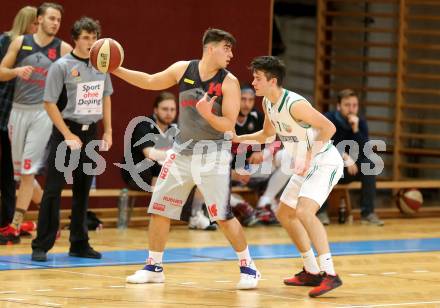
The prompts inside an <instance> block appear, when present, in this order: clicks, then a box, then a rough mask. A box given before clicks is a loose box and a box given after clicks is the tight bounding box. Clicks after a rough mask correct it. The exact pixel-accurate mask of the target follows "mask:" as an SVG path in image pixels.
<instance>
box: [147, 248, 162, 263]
mask: <svg viewBox="0 0 440 308" xmlns="http://www.w3.org/2000/svg"><path fill="white" fill-rule="evenodd" d="M162 257H163V251H151V250H149V251H148V259H147V264H153V265H154V264H159V265H161V264H162Z"/></svg>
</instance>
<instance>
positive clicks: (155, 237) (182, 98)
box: [113, 29, 260, 289]
mask: <svg viewBox="0 0 440 308" xmlns="http://www.w3.org/2000/svg"><path fill="white" fill-rule="evenodd" d="M234 43H235V39H234V37H233V36H232V35H231V34H230V33H227V32H225V31H223V30H219V29H208V30H207V31H206V32H205V34H204V36H203V55H202V59H200V60H193V61H179V62H176V63H174V64H172V65H171V66H170V67H168V68H167V69H165V70H164V71H162V72H159V73H156V74H152V75H150V74H146V73H142V72H137V71H131V70H128V69H125V68H119V69H117V70H115V71H114V72H113V73H114V74H115V75H116V76H118V77H120V78H122V79H124V80H125V81H127V82H129V83H131V84H133V85H135V86H137V87H140V88H143V89H149V90H161V89H166V88H169V87H171V86H173V85H176V84H178V85H179V120H178V127H179V130H180V132H179V134H178V135H177V136H176V141H175V144H174V146H173V151H170V153H169V154H168V156H167V159H166V160H165V163H164V165H163V167H162V170H161V173H160V174H159V178H158V181H157V183H156V186H155V190H154V192H153V196H152V198H151V202H150V206H149V209H148V212H149V213H151V214H152V216H151V220H150V227H149V228H150V232H148V236H149V255H148V259H147V264H146V265H145V267H144V268H143V269H142V270H139V271H137V272H136V273H135V274H134V275H131V276H128V277H127V282H129V283H148V282H153V283H160V282H163V281H164V279H165V277H164V274H163V268H162V256H163V251H164V250H165V244H166V240H167V238H168V233H169V228H170V219H180V215H181V212H182V205H183V204H184V203H185V200H186V199H187V197H188V195H189V193H190V191H191V190H192V189H193V187H194V186H197V187H198V188H199V190H200V191H201V193H202V195H203V197H204V199H205V201H206V204H207V208H208V212H209V216H210V218H211V220H214V221H217V223H218V224H219V226H220V229H221V230H222V231H223V233H224V234H225V236H226V237H227V239H228V240H229V241H230V243H231V244H232V246H233V248H234V250H235V251H236V252H237V256H238V259H239V260H240V273H241V274H240V282H239V283H238V284H237V288H238V289H252V288H255V287H256V286H257V284H258V280H259V278H260V273H259V272H258V270H257V269H256V267H255V264H254V262H253V261H252V259H251V257H250V254H249V249H248V246H247V243H246V239H245V236H244V233H243V229H242V227H241V225H240V223H239V222H238V221H237V219H235V218H233V215H232V213H231V209H230V206H229V193H230V191H229V185H230V176H229V172H230V166H229V164H230V158H231V156H230V148H231V142H230V140H227V139H225V133H227V132H232V131H233V130H234V126H235V122H236V119H237V115H238V112H239V108H240V87H239V83H238V80H237V78H236V77H235V76H234V75H232V74H231V73H229V72H228V71H226V70H225V68H226V67H227V66H228V64H229V62H230V60H231V59H232V57H233V55H232V46H233V45H234ZM208 95H209V96H210V97H211V98H210V99H208Z"/></svg>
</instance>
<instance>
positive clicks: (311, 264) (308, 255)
mask: <svg viewBox="0 0 440 308" xmlns="http://www.w3.org/2000/svg"><path fill="white" fill-rule="evenodd" d="M301 257H302V259H303V263H304V268H305V270H306V271H307V272H309V273H311V274H318V273H319V266H318V262H316V258H315V254H314V253H313V249H312V248H310V250H309V251H306V252H301Z"/></svg>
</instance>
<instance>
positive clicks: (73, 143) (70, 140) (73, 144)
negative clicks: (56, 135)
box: [64, 133, 82, 151]
mask: <svg viewBox="0 0 440 308" xmlns="http://www.w3.org/2000/svg"><path fill="white" fill-rule="evenodd" d="M64 139H65V140H66V143H67V145H68V146H69V148H70V149H71V150H72V151H73V150H79V149H81V147H82V141H81V139H79V137H78V136H77V135H75V134H72V133H69V134H68V135H66V136H64Z"/></svg>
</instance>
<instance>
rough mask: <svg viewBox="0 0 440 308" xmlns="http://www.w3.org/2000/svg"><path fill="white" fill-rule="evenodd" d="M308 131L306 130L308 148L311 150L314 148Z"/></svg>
mask: <svg viewBox="0 0 440 308" xmlns="http://www.w3.org/2000/svg"><path fill="white" fill-rule="evenodd" d="M307 132H308V131H306V141H307V150H310V149H311V148H312V145H311V144H310V140H309V134H308V133H307Z"/></svg>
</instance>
